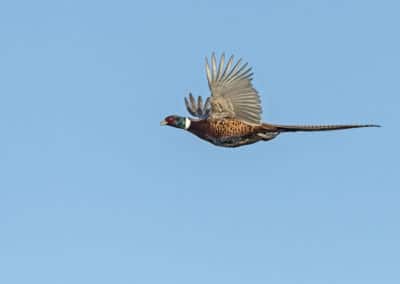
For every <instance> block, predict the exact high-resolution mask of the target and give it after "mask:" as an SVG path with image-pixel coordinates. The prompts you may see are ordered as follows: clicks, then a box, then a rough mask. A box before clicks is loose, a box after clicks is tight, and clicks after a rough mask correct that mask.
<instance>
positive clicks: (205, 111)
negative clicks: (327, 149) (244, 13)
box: [160, 53, 379, 147]
mask: <svg viewBox="0 0 400 284" xmlns="http://www.w3.org/2000/svg"><path fill="white" fill-rule="evenodd" d="M206 75H207V81H208V86H209V88H210V91H211V96H210V97H208V98H207V99H206V100H205V101H204V103H203V99H202V97H201V96H199V97H198V99H197V100H196V99H195V98H194V97H193V95H192V94H191V93H189V96H188V98H185V104H186V108H187V110H188V112H189V113H190V114H191V115H192V116H193V117H195V118H189V117H182V116H178V115H169V116H167V117H166V118H165V119H164V120H162V121H161V123H160V124H161V125H169V126H173V127H176V128H181V129H184V130H187V131H189V132H191V133H193V134H194V135H196V136H198V137H199V138H201V139H203V140H206V141H208V142H210V143H212V144H214V145H216V146H222V147H239V146H244V145H249V144H253V143H256V142H259V141H268V140H271V139H273V138H275V137H277V136H278V135H279V134H281V133H286V132H295V131H327V130H341V129H349V128H360V127H379V125H375V124H341V125H279V124H271V123H263V122H262V121H261V113H262V108H261V100H260V96H259V94H258V92H257V91H256V89H254V87H253V85H252V79H253V73H252V72H251V67H249V66H248V64H247V63H242V59H239V60H237V61H236V62H235V61H234V57H233V56H231V57H230V58H229V59H228V61H227V63H226V64H225V55H224V54H222V55H221V58H220V60H219V63H218V64H217V60H216V57H215V54H214V53H213V54H212V55H211V62H210V64H209V62H208V59H207V58H206Z"/></svg>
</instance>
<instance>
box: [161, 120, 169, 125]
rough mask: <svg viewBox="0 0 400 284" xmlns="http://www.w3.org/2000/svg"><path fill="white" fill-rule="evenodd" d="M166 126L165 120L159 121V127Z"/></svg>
mask: <svg viewBox="0 0 400 284" xmlns="http://www.w3.org/2000/svg"><path fill="white" fill-rule="evenodd" d="M167 124H168V122H166V121H165V120H161V122H160V125H161V126H163V125H167Z"/></svg>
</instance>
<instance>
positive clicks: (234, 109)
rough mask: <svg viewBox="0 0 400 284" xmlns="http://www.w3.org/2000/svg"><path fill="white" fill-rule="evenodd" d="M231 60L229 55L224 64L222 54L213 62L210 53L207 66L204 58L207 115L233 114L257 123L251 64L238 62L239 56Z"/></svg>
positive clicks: (259, 110) (258, 107) (257, 99)
mask: <svg viewBox="0 0 400 284" xmlns="http://www.w3.org/2000/svg"><path fill="white" fill-rule="evenodd" d="M233 63H234V62H233V56H231V57H230V58H229V60H228V62H227V64H226V65H225V55H224V54H222V56H221V59H220V61H219V64H218V66H217V60H216V58H215V54H214V53H213V54H212V55H211V67H210V65H209V64H208V60H207V58H206V72H207V80H208V86H209V88H210V91H211V97H210V105H211V110H210V114H209V117H210V118H211V119H222V118H236V119H239V120H242V121H245V122H247V123H249V124H252V125H260V124H261V113H262V108H261V101H260V97H259V95H258V93H257V91H256V90H255V89H254V88H253V86H252V84H251V80H252V79H253V78H252V76H253V73H251V68H250V67H247V63H244V64H241V63H242V60H241V59H239V60H238V61H237V62H236V63H235V64H233ZM232 65H234V66H233V67H232Z"/></svg>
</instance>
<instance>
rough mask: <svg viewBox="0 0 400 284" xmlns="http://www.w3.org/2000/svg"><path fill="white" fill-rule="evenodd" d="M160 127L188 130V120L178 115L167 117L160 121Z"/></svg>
mask: <svg viewBox="0 0 400 284" xmlns="http://www.w3.org/2000/svg"><path fill="white" fill-rule="evenodd" d="M160 125H169V126H173V127H176V128H182V129H188V128H189V126H190V119H189V118H187V117H182V116H179V115H169V116H167V117H166V118H164V120H163V121H161V123H160Z"/></svg>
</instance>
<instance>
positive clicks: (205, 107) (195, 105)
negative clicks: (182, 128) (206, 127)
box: [185, 93, 210, 119]
mask: <svg viewBox="0 0 400 284" xmlns="http://www.w3.org/2000/svg"><path fill="white" fill-rule="evenodd" d="M185 105H186V109H187V110H188V112H189V113H190V114H191V115H193V116H195V117H198V118H200V119H205V118H207V117H208V115H209V113H210V98H207V99H206V101H205V103H204V104H203V98H202V97H201V96H199V97H198V98H197V102H196V100H195V98H194V97H193V95H192V93H189V100H188V99H187V98H185Z"/></svg>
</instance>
